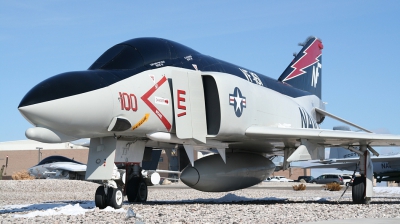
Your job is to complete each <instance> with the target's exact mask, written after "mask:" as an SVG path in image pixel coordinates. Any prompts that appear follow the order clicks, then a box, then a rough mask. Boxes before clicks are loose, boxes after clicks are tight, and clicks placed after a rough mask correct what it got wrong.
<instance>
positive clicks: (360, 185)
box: [351, 176, 366, 204]
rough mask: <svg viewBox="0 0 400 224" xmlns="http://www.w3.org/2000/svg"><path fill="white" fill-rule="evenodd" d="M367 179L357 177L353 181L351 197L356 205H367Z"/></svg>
mask: <svg viewBox="0 0 400 224" xmlns="http://www.w3.org/2000/svg"><path fill="white" fill-rule="evenodd" d="M364 192H365V177H364V176H361V177H356V178H355V179H354V181H353V187H352V188H351V196H352V198H353V203H354V204H365V202H366V201H365V197H364Z"/></svg>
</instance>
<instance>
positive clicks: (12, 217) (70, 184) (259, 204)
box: [0, 180, 400, 223]
mask: <svg viewBox="0 0 400 224" xmlns="http://www.w3.org/2000/svg"><path fill="white" fill-rule="evenodd" d="M295 184H296V183H295ZM292 185H294V184H293V183H289V184H284V183H281V184H277V183H263V184H261V185H258V186H256V187H253V188H249V189H244V190H238V191H232V192H225V193H206V192H200V191H197V190H193V189H190V188H184V187H182V185H179V184H177V185H173V186H171V185H170V186H165V187H157V188H154V187H149V197H148V202H146V203H141V204H129V203H128V202H127V201H125V203H124V205H123V207H122V210H120V212H118V211H104V210H99V209H98V208H94V209H90V210H87V211H86V212H85V213H84V214H80V215H52V216H36V217H33V218H18V217H17V216H18V215H21V214H27V213H32V212H34V211H36V209H35V207H40V208H41V209H43V205H47V204H48V205H49V206H48V208H55V206H54V204H51V203H59V204H62V203H66V204H68V203H70V204H71V205H74V204H77V203H80V204H89V205H91V206H92V207H93V205H94V203H93V199H94V192H95V190H96V188H97V187H98V186H99V185H98V184H95V183H91V182H85V181H73V180H24V181H10V180H8V181H0V192H1V194H0V223H135V222H136V223H300V222H316V221H323V220H338V219H360V218H380V219H382V218H400V195H390V194H383V193H382V194H380V195H375V197H374V198H373V199H372V202H371V204H370V205H355V204H352V203H351V189H349V190H348V192H346V194H345V195H344V197H343V199H342V200H341V203H340V204H337V203H336V201H337V199H338V198H339V197H340V195H341V194H342V193H343V190H342V191H340V192H331V191H325V190H323V188H321V187H320V186H315V185H313V186H312V185H308V187H307V189H306V190H305V191H293V190H291V186H292ZM175 186H177V187H175ZM280 186H282V187H283V188H282V190H279V189H277V187H280ZM27 204H30V205H27ZM10 205H26V206H20V207H22V208H21V209H13V208H10V207H9V206H10ZM39 205H40V206H39ZM128 209H132V210H133V211H134V212H135V213H136V214H137V217H131V218H130V219H126V215H127V211H128ZM106 210H107V209H106ZM138 216H140V217H138ZM397 221H400V220H397Z"/></svg>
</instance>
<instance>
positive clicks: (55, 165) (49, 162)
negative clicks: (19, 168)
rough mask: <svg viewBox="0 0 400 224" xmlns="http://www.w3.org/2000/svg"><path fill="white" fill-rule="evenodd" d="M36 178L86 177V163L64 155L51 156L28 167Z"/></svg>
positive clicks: (80, 178) (81, 178)
mask: <svg viewBox="0 0 400 224" xmlns="http://www.w3.org/2000/svg"><path fill="white" fill-rule="evenodd" d="M28 172H29V174H30V175H31V176H34V177H35V178H36V179H75V180H83V179H84V178H85V172H86V165H85V164H83V163H80V162H78V161H75V160H72V159H69V158H67V157H64V156H49V157H46V158H44V159H43V160H42V161H40V162H39V163H38V164H37V165H35V166H33V167H31V168H29V169H28Z"/></svg>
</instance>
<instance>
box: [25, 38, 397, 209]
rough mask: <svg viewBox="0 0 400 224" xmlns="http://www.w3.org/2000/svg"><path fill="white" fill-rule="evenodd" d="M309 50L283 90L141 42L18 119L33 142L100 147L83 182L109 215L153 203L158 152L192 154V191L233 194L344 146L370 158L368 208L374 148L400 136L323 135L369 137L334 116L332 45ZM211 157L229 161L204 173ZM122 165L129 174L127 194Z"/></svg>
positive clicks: (189, 52)
mask: <svg viewBox="0 0 400 224" xmlns="http://www.w3.org/2000/svg"><path fill="white" fill-rule="evenodd" d="M302 46H303V47H302V49H301V50H300V52H299V53H298V54H297V55H296V56H295V58H294V59H293V61H292V62H291V63H290V64H289V66H288V67H287V68H286V70H284V72H283V73H282V74H281V76H280V77H279V79H278V80H275V79H272V78H269V77H267V76H264V75H262V74H260V73H258V72H255V71H252V70H250V69H247V68H244V67H241V66H237V65H234V64H230V63H227V62H225V61H222V60H219V59H216V58H213V57H210V56H206V55H203V54H201V53H199V52H197V51H195V50H193V49H191V48H188V47H186V46H183V45H181V44H179V43H176V42H173V41H170V40H165V39H161V38H137V39H132V40H128V41H125V42H122V43H120V44H117V45H115V46H113V47H111V48H110V49H108V50H107V51H106V52H105V53H104V54H102V55H101V56H100V57H99V58H98V59H97V60H96V61H95V62H94V63H93V64H92V65H91V66H90V67H89V69H88V70H85V71H75V72H67V73H62V74H59V75H56V76H53V77H51V78H48V79H46V80H44V81H43V82H41V83H39V84H37V85H36V86H35V87H33V88H32V89H31V90H30V91H29V92H28V93H27V94H26V95H25V97H24V98H23V99H22V101H21V102H20V104H19V106H18V109H19V111H20V112H21V114H22V115H23V116H24V117H25V118H26V119H27V120H28V121H29V122H30V123H32V124H33V125H34V126H35V127H33V128H29V129H28V130H27V131H26V133H25V134H26V136H27V137H28V138H29V139H33V140H37V141H40V142H47V143H57V142H66V141H72V140H75V139H80V138H90V147H89V156H88V161H87V171H86V176H85V178H86V179H87V180H101V181H102V182H103V184H102V185H101V186H99V188H98V189H97V190H96V193H95V204H96V206H98V207H100V208H104V207H106V206H107V205H109V206H112V207H115V208H119V207H121V205H122V201H123V195H124V194H125V195H127V198H128V201H129V202H135V201H138V202H144V201H146V200H147V192H148V191H147V186H146V184H145V182H144V181H143V177H142V176H141V172H140V170H141V162H142V160H143V155H144V154H145V151H148V150H152V149H153V148H163V149H173V148H184V149H185V150H184V152H186V154H184V153H182V155H187V157H188V158H189V159H186V160H187V161H189V162H188V165H187V167H186V168H185V169H184V170H183V171H182V173H181V180H182V182H183V183H185V184H186V185H188V186H189V187H191V188H194V189H197V190H200V191H207V192H225V191H232V190H238V189H242V188H247V187H250V186H253V185H255V184H258V183H260V182H261V181H263V180H265V179H266V178H267V177H268V176H270V175H271V174H272V172H273V171H274V169H275V165H274V164H273V162H272V161H271V160H270V159H269V158H270V157H273V156H275V155H281V156H284V167H288V165H289V162H292V161H299V160H312V159H324V158H325V155H324V148H325V147H332V146H342V147H345V148H347V149H349V150H351V151H354V152H357V153H358V154H359V155H360V164H361V165H360V167H361V170H360V173H361V174H362V176H361V177H359V178H357V179H356V180H355V181H354V186H353V189H352V195H353V201H354V202H355V203H368V202H369V199H370V198H371V196H372V175H373V174H372V163H371V159H370V152H372V153H373V154H377V153H376V151H375V150H374V149H373V148H372V147H374V146H393V145H400V136H397V135H379V134H374V133H359V132H348V131H332V130H322V129H319V124H320V123H321V122H322V121H323V120H324V118H325V117H326V116H328V117H332V118H334V119H337V120H340V121H343V122H345V123H347V124H349V125H353V126H356V127H358V128H361V127H359V126H357V125H355V124H352V123H351V122H348V121H346V120H344V119H341V118H339V117H337V116H335V115H333V114H330V113H328V112H326V111H325V106H324V103H323V102H322V101H321V69H322V56H321V55H322V49H323V45H322V42H321V40H320V39H318V38H316V37H310V38H308V39H307V40H306V41H305V42H304V43H303V44H302ZM361 129H363V128H361ZM363 130H364V131H366V132H368V130H367V129H363ZM355 146H357V147H358V148H357V149H356V148H354V147H355ZM209 149H212V150H217V151H218V153H219V155H218V154H215V155H212V156H207V157H204V158H201V159H198V160H196V161H194V156H193V155H194V152H195V151H197V150H209ZM114 163H115V164H123V165H124V166H125V167H126V175H125V176H126V181H125V183H126V184H125V185H124V186H123V187H124V189H122V186H121V184H120V183H121V182H120V181H118V180H115V178H114V175H113V167H114Z"/></svg>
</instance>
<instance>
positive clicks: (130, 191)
mask: <svg viewBox="0 0 400 224" xmlns="http://www.w3.org/2000/svg"><path fill="white" fill-rule="evenodd" d="M140 182H141V178H140V177H132V178H131V179H130V180H128V184H127V186H126V196H127V198H128V201H129V202H131V203H132V202H135V201H136V197H137V195H138V192H139V183H140Z"/></svg>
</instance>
